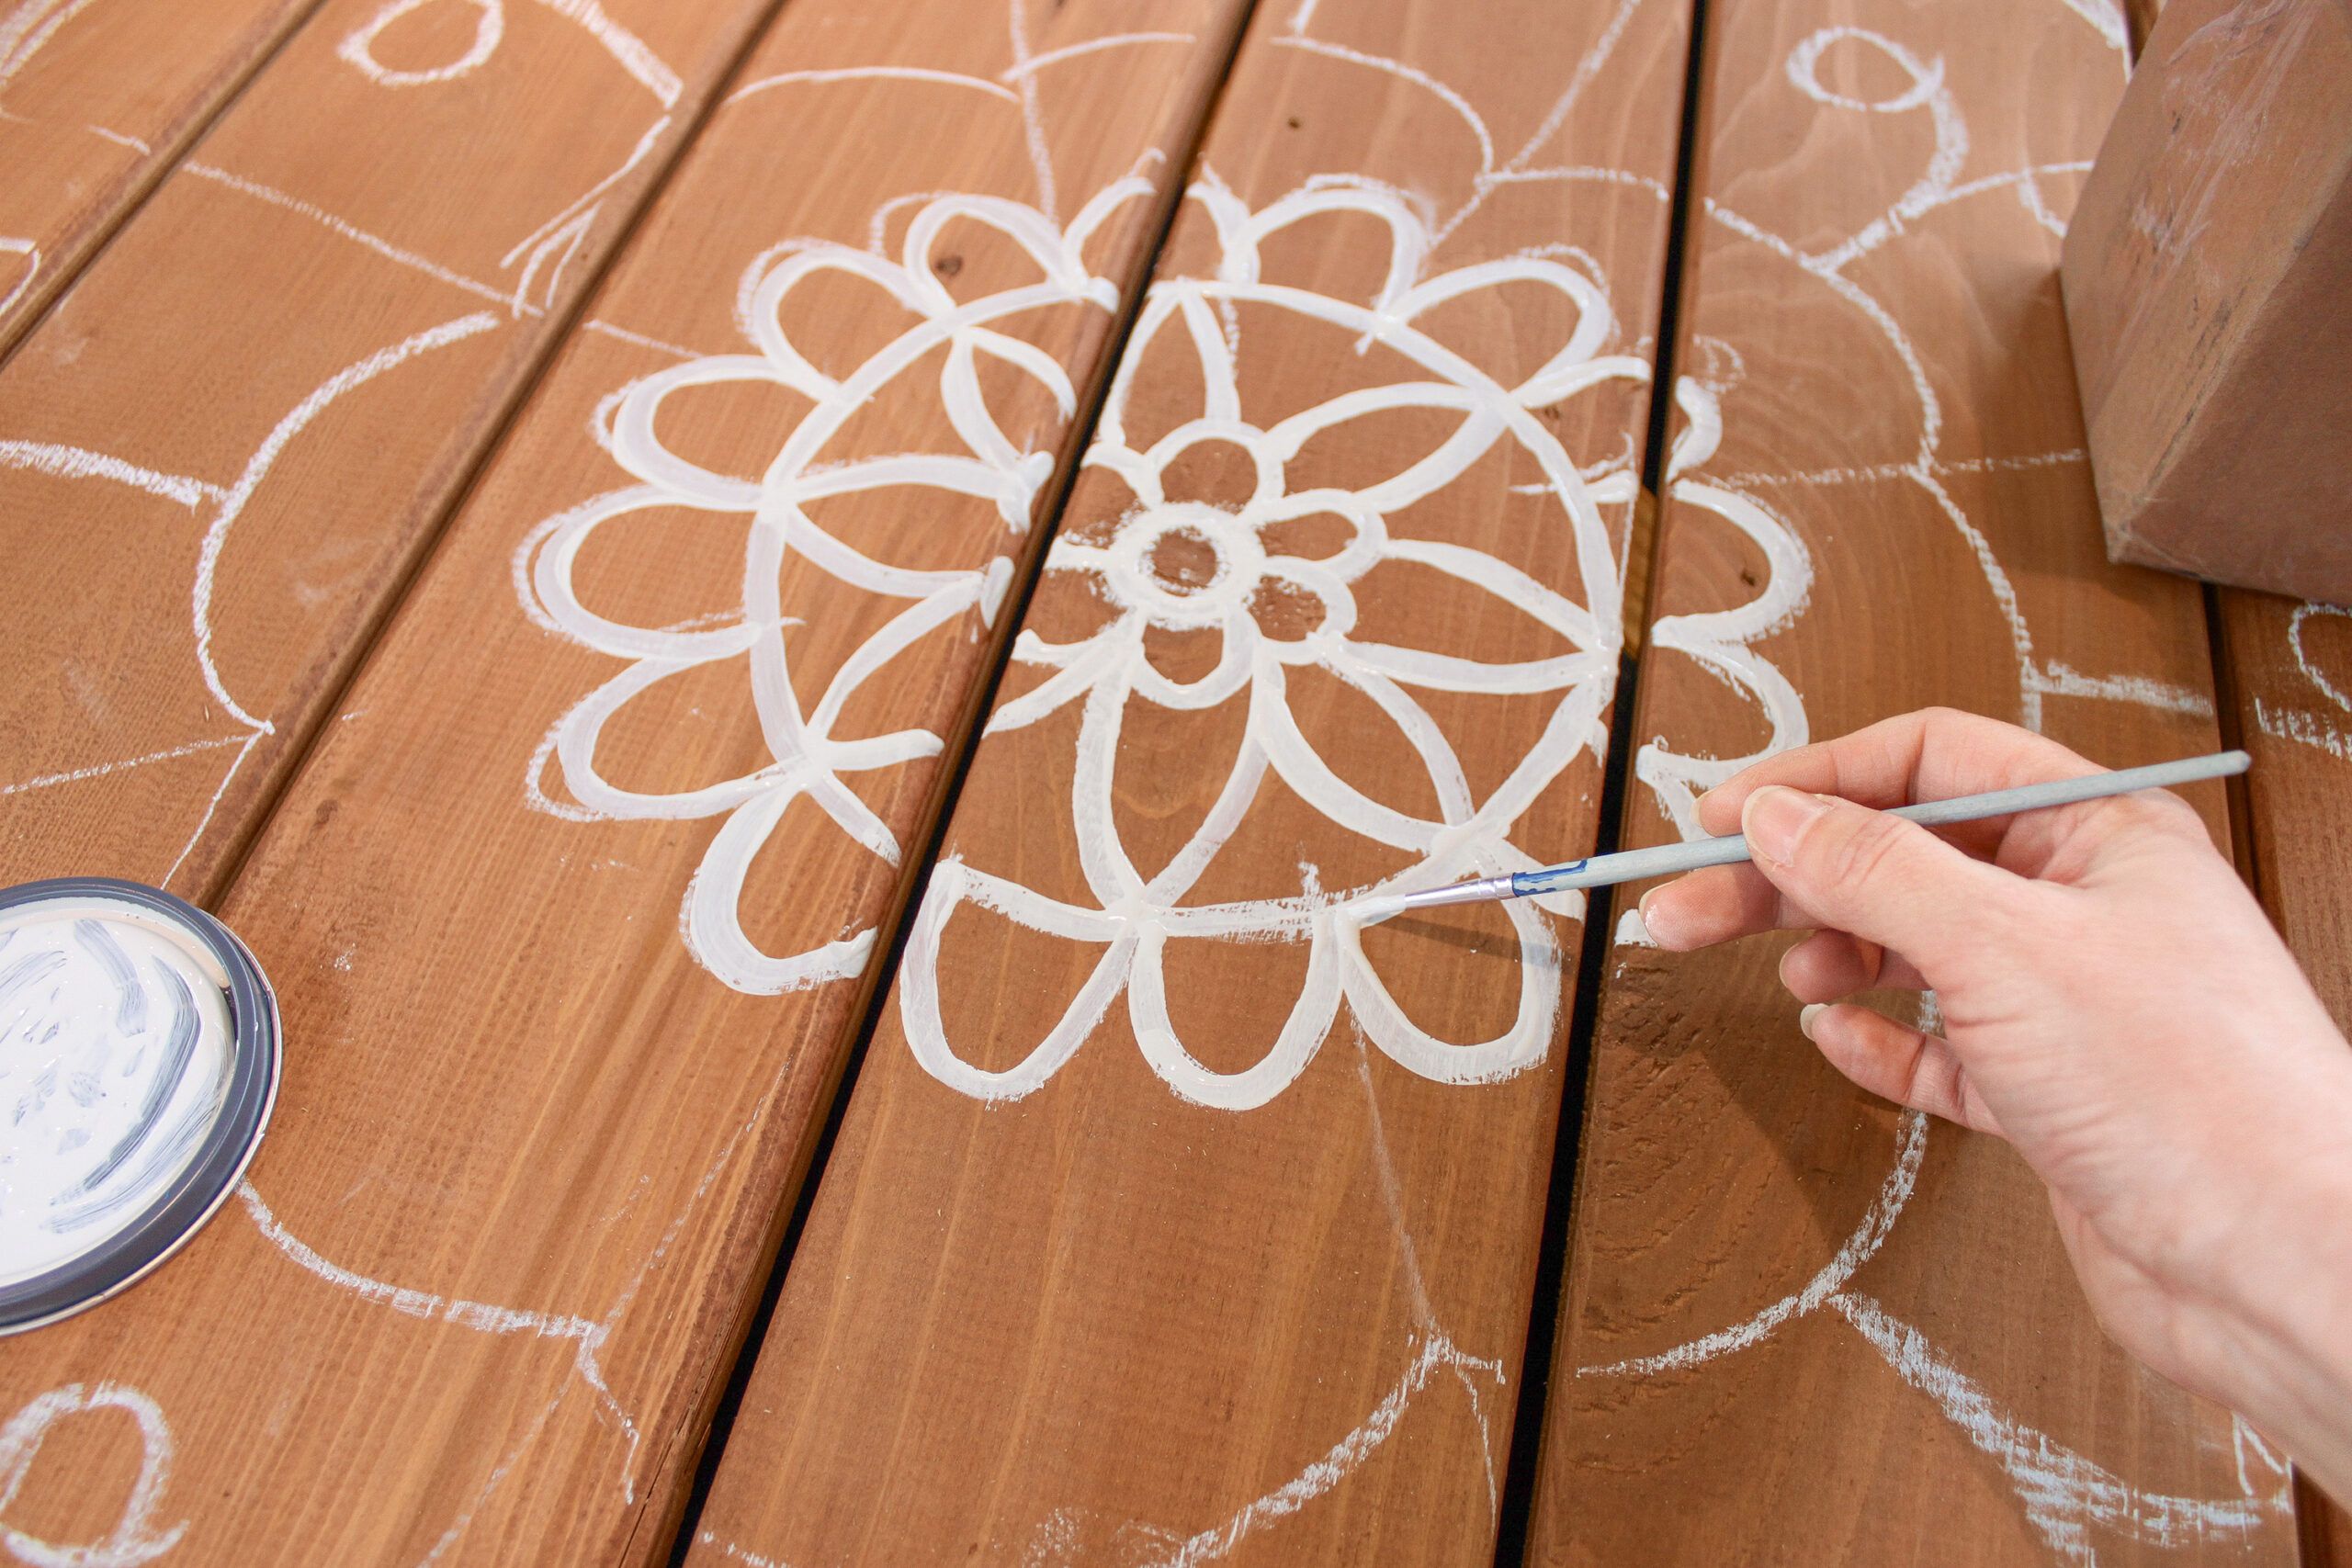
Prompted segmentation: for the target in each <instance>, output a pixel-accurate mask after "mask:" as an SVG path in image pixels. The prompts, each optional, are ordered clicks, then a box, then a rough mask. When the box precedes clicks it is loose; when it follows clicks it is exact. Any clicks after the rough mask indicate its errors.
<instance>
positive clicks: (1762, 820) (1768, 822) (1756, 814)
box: [1739, 784, 1829, 865]
mask: <svg viewBox="0 0 2352 1568" xmlns="http://www.w3.org/2000/svg"><path fill="white" fill-rule="evenodd" d="M1828 809H1829V803H1828V802H1827V801H1826V800H1824V799H1822V798H1821V797H1820V796H1819V795H1807V794H1805V793H1804V791H1803V790H1796V789H1791V788H1789V787H1788V786H1787V785H1785V784H1768V785H1767V786H1765V787H1764V788H1762V789H1759V790H1758V791H1757V792H1756V793H1755V794H1754V795H1749V796H1748V797H1747V809H1745V810H1744V811H1742V812H1741V813H1740V820H1739V830H1740V831H1741V832H1743V833H1745V834H1747V841H1748V843H1749V844H1750V845H1751V846H1752V847H1753V848H1754V849H1755V851H1756V852H1757V853H1758V854H1759V855H1761V856H1763V857H1764V858H1765V859H1766V860H1769V861H1770V862H1772V863H1774V864H1775V865H1788V864H1791V863H1793V862H1794V861H1795V859H1796V852H1797V840H1798V839H1799V838H1801V837H1802V836H1803V835H1804V830H1805V828H1806V825H1807V824H1809V823H1811V822H1812V821H1813V819H1814V818H1816V817H1818V816H1820V815H1821V814H1822V813H1823V812H1825V811H1826V810H1828Z"/></svg>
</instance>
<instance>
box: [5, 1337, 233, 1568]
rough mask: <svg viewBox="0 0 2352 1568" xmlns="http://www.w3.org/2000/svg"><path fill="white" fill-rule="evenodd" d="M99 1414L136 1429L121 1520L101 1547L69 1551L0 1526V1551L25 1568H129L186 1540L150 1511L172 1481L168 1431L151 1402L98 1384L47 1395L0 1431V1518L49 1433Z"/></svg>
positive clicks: (179, 1528)
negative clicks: (111, 1414) (136, 1455)
mask: <svg viewBox="0 0 2352 1568" xmlns="http://www.w3.org/2000/svg"><path fill="white" fill-rule="evenodd" d="M101 1410H119V1411H121V1412H122V1413H123V1414H125V1415H127V1416H130V1418H131V1420H132V1421H134V1422H135V1423H137V1425H138V1427H139V1442H140V1450H141V1452H140V1459H139V1474H138V1475H137V1476H136V1477H135V1478H134V1479H133V1480H132V1481H131V1483H130V1493H129V1494H128V1495H126V1496H125V1497H124V1498H123V1504H122V1516H121V1517H120V1518H119V1519H117V1520H116V1522H115V1526H114V1529H111V1530H109V1531H108V1532H107V1535H106V1538H105V1539H104V1540H95V1541H85V1542H80V1543H76V1544H73V1545H64V1544H60V1543H58V1542H55V1541H47V1540H40V1538H38V1537H36V1536H32V1535H28V1534H27V1533H26V1532H25V1531H23V1530H20V1529H17V1528H16V1527H15V1526H13V1525H9V1524H7V1523H6V1522H5V1521H0V1547H5V1548H6V1550H7V1551H8V1554H9V1555H10V1556H12V1557H15V1558H16V1559H17V1560H18V1561H19V1562H27V1563H29V1564H32V1568H137V1565H138V1564H140V1563H141V1562H153V1561H154V1560H155V1559H156V1558H158V1557H161V1556H163V1555H164V1553H165V1552H167V1551H171V1550H172V1548H174V1547H175V1546H177V1545H178V1544H179V1542H180V1538H181V1537H182V1536H183V1535H186V1534H187V1521H186V1520H181V1521H180V1522H179V1523H177V1524H175V1525H172V1526H170V1527H168V1528H158V1526H157V1524H156V1522H155V1509H156V1507H157V1506H158V1505H160V1504H161V1503H162V1502H163V1498H164V1488H165V1486H166V1485H167V1484H168V1483H169V1482H170V1480H171V1474H172V1428H171V1424H170V1423H169V1422H167V1421H165V1420H164V1412H163V1410H162V1408H161V1407H160V1406H158V1405H157V1404H156V1403H155V1402H154V1401H153V1399H150V1398H149V1397H148V1396H147V1395H146V1394H144V1393H141V1392H140V1391H139V1390H137V1389H135V1388H131V1387H130V1386H129V1385H127V1384H124V1383H114V1382H102V1383H99V1384H97V1385H96V1387H95V1388H93V1387H88V1386H86V1385H85V1384H82V1383H78V1382H73V1383H67V1384H65V1385H64V1386H63V1387H62V1388H53V1389H51V1390H50V1391H49V1392H48V1393H44V1394H40V1395H38V1396H37V1397H35V1398H34V1399H32V1400H30V1401H29V1402H28V1403H27V1404H25V1406H24V1407H23V1408H22V1409H20V1410H18V1411H17V1413H16V1414H15V1415H14V1416H10V1417H9V1418H8V1422H7V1425H6V1426H5V1427H0V1515H5V1514H6V1512H7V1510H8V1505H9V1504H11V1503H13V1502H15V1501H16V1500H17V1492H18V1491H19V1490H21V1489H22V1488H23V1486H24V1483H25V1477H26V1476H27V1475H28V1474H30V1473H31V1472H32V1468H33V1461H34V1460H36V1459H38V1458H39V1457H40V1448H41V1444H42V1442H43V1441H44V1440H46V1439H47V1438H48V1436H49V1429H50V1428H51V1427H53V1426H55V1425H56V1424H57V1423H58V1422H59V1421H60V1420H62V1419H64V1418H66V1417H68V1416H86V1415H90V1414H92V1413H93V1412H96V1411H101Z"/></svg>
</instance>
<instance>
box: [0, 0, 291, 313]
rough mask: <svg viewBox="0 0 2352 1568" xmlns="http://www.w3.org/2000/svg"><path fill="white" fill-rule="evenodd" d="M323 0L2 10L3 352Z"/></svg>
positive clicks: (43, 1)
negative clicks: (259, 67) (271, 52)
mask: <svg viewBox="0 0 2352 1568" xmlns="http://www.w3.org/2000/svg"><path fill="white" fill-rule="evenodd" d="M316 3H317V0H80V3H78V4H77V3H76V0H19V3H18V4H17V5H13V6H9V7H8V8H7V10H6V12H5V13H0V168H6V169H7V170H8V172H9V174H8V178H7V179H6V180H5V181H0V359H6V356H7V353H8V350H9V348H10V347H11V346H12V345H14V344H15V343H16V342H17V339H18V338H19V337H21V336H22V335H23V333H24V332H25V331H26V329H27V328H28V327H30V326H31V325H32V323H33V322H34V321H35V320H37V319H38V318H39V317H40V312H41V310H42V309H43V308H44V307H46V306H47V305H48V303H49V302H50V301H51V299H55V298H56V297H57V295H58V293H59V291H60V290H62V289H63V288H64V287H65V286H66V285H67V284H68V283H70V282H72V281H73V279H74V274H76V273H77V272H79V271H80V270H81V267H82V264H83V263H84V262H85V261H87V260H88V259H89V256H90V254H91V253H92V252H93V251H94V250H96V248H97V246H98V245H100V244H101V243H104V242H105V239H106V236H107V234H108V233H109V232H111V231H113V229H114V227H115V225H116V224H117V223H119V222H120V221H121V220H122V219H123V218H124V216H125V215H127V214H128V213H129V212H130V210H131V209H132V208H134V207H136V206H137V205H138V203H139V201H140V198H141V197H143V196H144V195H145V194H146V193H147V192H148V190H149V189H150V188H152V187H153V185H154V182H155V181H156V180H157V179H159V178H161V177H162V176H163V175H164V173H165V172H166V171H167V170H169V169H170V167H171V166H172V164H174V163H175V161H176V160H177V158H178V156H179V154H180V152H182V151H183V150H184V149H185V148H186V147H187V143H188V142H189V141H192V140H193V139H194V138H195V137H196V136H197V135H198V132H200V131H201V130H203V129H204V126H205V124H206V123H207V122H208V121H209V120H210V119H211V118H212V117H213V116H214V115H215V114H216V113H218V112H219V111H220V106H221V105H223V104H224V103H226V102H228V100H229V99H230V98H231V97H232V96H234V95H235V93H236V91H237V89H238V88H239V87H240V86H242V85H243V84H244V82H245V79H246V78H247V76H249V75H250V74H251V73H252V72H253V71H254V68H255V67H256V66H258V65H259V64H260V63H261V62H263V61H264V60H266V59H267V58H268V56H269V53H270V51H272V50H273V49H275V48H276V47H277V43H278V42H279V40H280V39H283V38H284V37H285V36H286V34H287V33H288V32H289V31H291V30H292V29H293V28H295V27H296V26H298V25H299V24H300V22H301V20H302V17H304V16H305V15H306V14H307V13H309V12H310V11H311V9H313V8H314V6H315V5H316Z"/></svg>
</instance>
